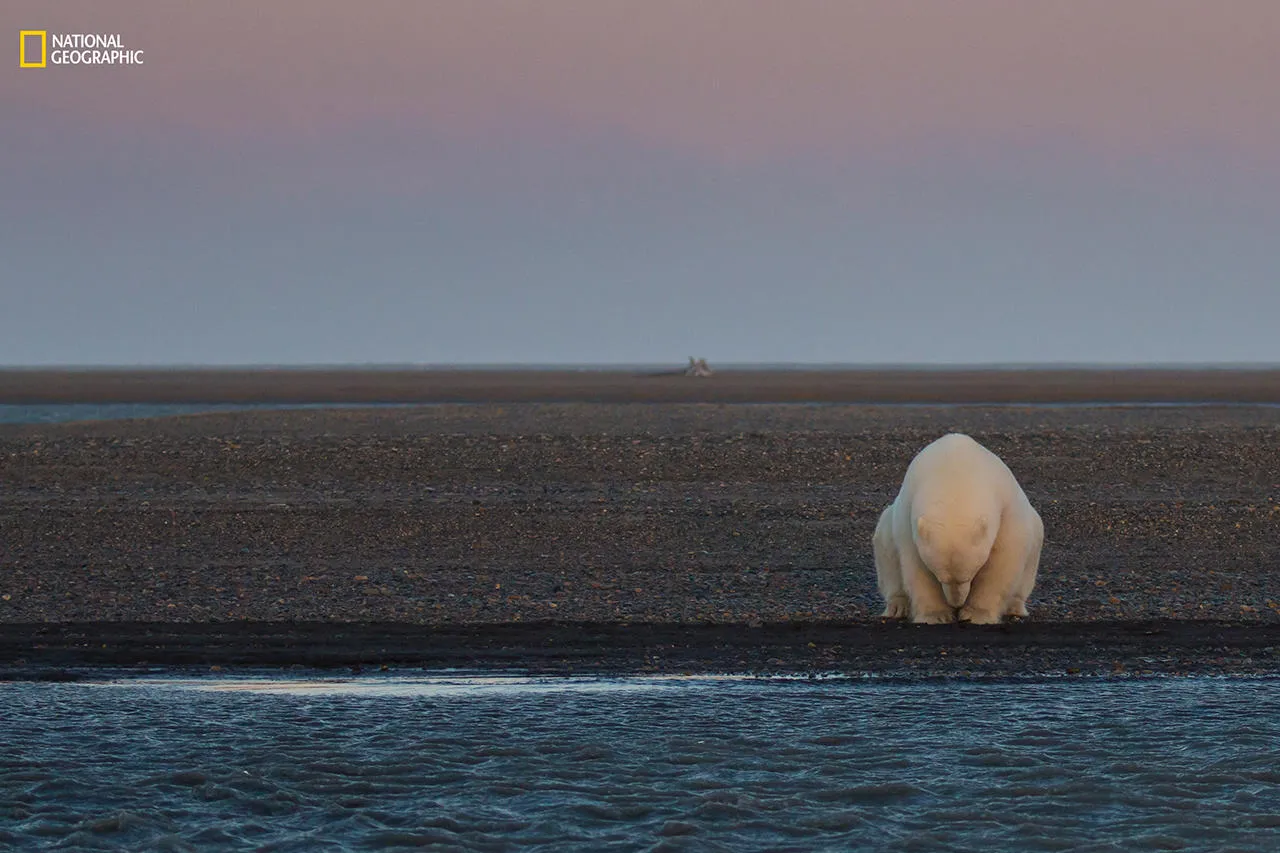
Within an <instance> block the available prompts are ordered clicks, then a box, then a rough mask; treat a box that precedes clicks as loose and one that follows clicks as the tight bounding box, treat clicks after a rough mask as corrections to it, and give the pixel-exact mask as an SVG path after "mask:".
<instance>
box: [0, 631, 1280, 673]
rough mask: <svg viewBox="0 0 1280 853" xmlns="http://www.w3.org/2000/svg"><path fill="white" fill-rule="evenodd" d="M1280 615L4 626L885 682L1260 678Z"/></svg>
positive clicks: (535, 668) (196, 647)
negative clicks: (1005, 620)
mask: <svg viewBox="0 0 1280 853" xmlns="http://www.w3.org/2000/svg"><path fill="white" fill-rule="evenodd" d="M1278 648H1280V625H1276V624H1269V625H1252V626H1246V625H1239V624H1230V623H1224V622H1198V621H1178V620H1161V621H1145V622H1095V623H1038V624H1037V623H1034V622H1026V623H1021V624H1010V625H1002V626H998V627H981V628H979V627H973V626H912V625H906V624H903V623H879V622H871V623H866V622H863V623H853V624H842V623H821V624H803V623H796V624H766V625H758V626H755V627H752V626H747V625H679V624H637V625H619V624H600V623H586V624H576V625H569V624H564V623H531V624H523V625H513V624H500V625H437V626H430V627H428V626H422V625H405V624H396V623H384V624H378V623H373V624H370V623H339V624H335V623H307V622H293V623H262V622H240V623H220V624H187V625H176V624H166V623H80V624H66V625H48V624H34V625H33V624H25V625H0V680H16V679H55V680H63V679H74V678H78V677H87V676H91V675H94V674H95V673H94V671H95V670H96V671H97V673H96V674H97V675H101V674H102V672H101V670H102V669H103V668H114V669H116V670H121V669H126V670H133V671H135V672H136V671H138V670H145V669H147V668H156V667H160V668H175V667H180V668H184V669H186V670H188V672H190V673H191V674H198V673H209V672H218V671H226V670H228V669H230V668H244V667H252V668H288V667H307V668H312V667H315V668H323V669H334V668H342V669H344V670H351V671H378V670H381V669H382V668H384V667H385V668H387V669H388V670H394V671H396V672H398V673H400V674H412V673H411V672H409V671H410V670H415V669H429V670H439V669H442V668H461V669H468V670H482V671H505V672H514V673H524V674H539V675H596V676H600V675H623V674H632V673H643V674H668V675H677V674H713V673H755V674H797V673H801V674H803V673H832V674H834V673H840V674H845V675H854V676H860V675H869V674H874V675H878V676H882V677H906V676H911V677H970V678H977V677H986V678H1000V677H1011V676H1027V675H1049V676H1072V675H1080V676H1099V675H1106V676H1120V675H1124V676H1134V675H1137V676H1141V675H1259V674H1275V673H1277V672H1278V671H1280V666H1278V664H1280V655H1278V654H1277V649H1278Z"/></svg>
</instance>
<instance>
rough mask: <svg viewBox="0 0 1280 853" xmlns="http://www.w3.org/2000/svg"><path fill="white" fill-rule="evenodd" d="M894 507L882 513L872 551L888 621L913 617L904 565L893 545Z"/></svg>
mask: <svg viewBox="0 0 1280 853" xmlns="http://www.w3.org/2000/svg"><path fill="white" fill-rule="evenodd" d="M892 510H893V505H892V504H890V505H889V507H888V509H886V510H885V511H884V512H882V513H880V521H879V522H878V523H877V524H876V533H875V536H873V537H872V539H871V550H872V553H873V554H874V555H875V561H876V585H877V586H878V587H879V588H880V594H881V595H883V596H884V602H885V604H884V613H882V614H881V616H883V617H885V618H888V619H905V618H907V617H908V616H910V615H911V601H910V600H909V599H908V598H907V591H906V589H905V588H904V587H903V585H902V564H901V562H900V561H899V560H898V548H897V546H896V545H894V544H893V521H892V518H891V517H890V513H891V512H892Z"/></svg>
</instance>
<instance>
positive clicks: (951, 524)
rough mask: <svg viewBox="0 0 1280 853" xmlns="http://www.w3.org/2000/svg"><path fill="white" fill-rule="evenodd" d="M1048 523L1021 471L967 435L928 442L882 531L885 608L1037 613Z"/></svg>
mask: <svg viewBox="0 0 1280 853" xmlns="http://www.w3.org/2000/svg"><path fill="white" fill-rule="evenodd" d="M1043 545H1044V524H1043V523H1042V522H1041V520H1040V514H1039V513H1037V512H1036V511H1035V508H1034V507H1032V506H1031V502H1030V501H1028V500H1027V496H1026V494H1025V493H1024V492H1023V491H1022V487H1021V486H1019V485H1018V481H1017V480H1016V479H1015V478H1014V476H1013V472H1011V471H1010V470H1009V468H1008V466H1006V465H1005V464H1004V462H1002V461H1001V460H1000V457H999V456H996V455H995V454H994V453H992V452H991V451H989V450H987V449H986V448H985V447H983V446H982V445H981V444H978V442H976V441H974V440H973V439H972V438H970V437H969V436H967V435H960V434H959V433H951V434H950V435H944V436H943V437H942V438H940V439H938V440H937V441H935V442H933V443H932V444H930V445H929V446H928V447H926V448H924V449H923V450H921V451H920V452H919V453H918V454H917V455H916V458H915V459H913V460H911V464H910V465H908V466H907V475H906V477H904V478H903V481H902V488H901V490H899V492H898V496H897V498H895V499H894V501H893V503H891V504H889V506H888V507H886V508H885V510H884V512H883V513H881V515H880V521H879V523H878V524H877V525H876V532H875V536H874V538H873V539H872V550H873V551H874V553H875V561H876V580H877V582H878V585H879V587H880V594H881V595H883V596H884V600H885V609H884V615H885V616H889V617H893V618H904V617H905V618H910V619H911V621H913V622H925V623H930V624H936V623H941V622H954V621H955V620H956V618H957V617H958V618H959V619H960V620H961V621H962V622H974V623H977V624H994V623H996V622H999V621H1000V620H1001V619H1003V618H1004V617H1005V616H1006V615H1008V616H1026V615H1027V606H1026V602H1027V597H1028V596H1030V595H1031V589H1032V587H1034V586H1035V582H1036V572H1037V570H1038V569H1039V566H1040V549H1041V547H1042V546H1043Z"/></svg>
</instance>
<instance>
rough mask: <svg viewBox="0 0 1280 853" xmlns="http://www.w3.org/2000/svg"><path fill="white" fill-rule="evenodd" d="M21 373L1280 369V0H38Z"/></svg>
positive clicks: (14, 114)
mask: <svg viewBox="0 0 1280 853" xmlns="http://www.w3.org/2000/svg"><path fill="white" fill-rule="evenodd" d="M24 29H33V30H47V31H49V32H51V33H53V32H76V33H118V34H120V37H121V41H122V42H123V44H124V47H126V48H130V49H143V50H145V54H144V56H145V64H143V65H141V66H132V67H128V66H124V67H67V66H50V67H47V68H44V69H20V68H19V67H18V62H17V58H16V57H12V56H11V59H10V61H8V62H4V63H0V69H2V70H0V188H3V192H0V223H4V226H3V227H2V228H0V262H2V265H0V365H48V364H93V365H100V364H121V365H123V364H317V363H324V364H339V363H366V364H367V363H383V364H390V363H427V364H484V363H493V364H518V363H533V364H555V363H568V364H637V363H662V362H673V363H681V362H683V360H684V359H685V357H686V356H688V355H696V356H701V357H705V358H707V359H708V360H709V361H710V362H711V363H712V364H713V365H714V364H716V363H735V362H736V363H743V362H751V363H786V362H800V363H865V364H877V363H881V364H883V363H944V364H957V363H968V364H976V363H1048V362H1071V363H1162V362H1163V363H1168V362H1176V363H1197V362H1232V363H1240V362H1266V363H1280V334H1277V329H1276V325H1277V322H1276V318H1277V317H1280V248H1277V243H1280V241H1277V239H1276V235H1277V234H1280V86H1277V85H1276V82H1275V81H1276V80H1280V51H1278V50H1277V49H1276V45H1278V44H1280V3H1277V2H1275V0H1233V2H1232V3H1229V4H1212V3H1208V2H1203V0H1200V1H1199V2H1188V0H1126V2H1124V3H1116V2H1114V0H1072V2H1061V3H1026V2H1023V0H966V2H964V3H955V2H948V0H915V1H914V2H904V0H875V2H859V0H844V1H843V2H842V0H826V2H820V1H819V0H788V2H782V0H772V2H765V0H681V1H680V2H676V0H592V2H582V1H581V0H579V2H565V0H540V2H536V3H535V2H516V0H486V2H483V3H475V2H469V0H450V2H442V1H441V0H425V1H424V2H412V0H368V2H364V3H359V4H357V3H350V2H345V0H344V2H337V0H310V1H309V2H305V3H304V2H301V0H268V2H250V0H222V1H221V2H218V3H202V4H173V3H167V2H163V0H114V1H113V2H112V3H101V2H89V0H64V1H63V2H59V3H57V4H50V3H47V2H42V0H16V2H9V3H6V4H5V6H4V8H3V9H0V31H3V32H7V33H9V35H4V36H3V42H2V43H6V44H8V45H9V47H8V48H7V49H8V50H11V51H13V52H14V53H16V52H17V44H16V43H17V41H18V32H19V31H20V30H24Z"/></svg>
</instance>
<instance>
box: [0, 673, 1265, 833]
mask: <svg viewBox="0 0 1280 853" xmlns="http://www.w3.org/2000/svg"><path fill="white" fill-rule="evenodd" d="M0 747H2V748H0V848H4V849H8V848H12V849H15V850H37V849H39V850H43V849H74V850H98V849H109V850H152V849H156V850H247V849H252V850H273V851H294V850H296V851H315V850H320V851H323V850H390V849H410V848H424V847H425V848H433V849H441V850H484V851H489V850H492V851H502V850H545V851H595V850H637V851H640V850H654V851H656V850H698V851H703V850H796V851H802V850H803V851H808V850H894V851H910V850H954V851H961V850H974V851H978V850H981V851H992V850H1017V851H1040V850H1054V851H1060V850H1090V851H1093V850H1116V851H1120V850H1125V851H1129V850H1276V849H1280V680H1270V679H1252V680H1246V679H1226V678H1216V679H1215V678H1177V679H1151V680H1134V679H1117V680H1102V679H1099V680H1062V679H1059V680H1040V681H1023V682H1011V683H984V682H976V681H970V682H948V681H919V682H894V683H883V682H877V681H875V680H839V679H832V680H813V681H809V680H757V679H749V678H737V679H734V678H691V679H664V678H644V679H618V680H591V679H560V680H537V679H527V678H502V677H497V678H494V677H489V678H461V677H449V676H436V677H428V678H419V679H406V678H387V677H364V678H354V679H349V680H342V679H324V678H322V679H318V680H310V681H287V680H278V679H218V678H200V679H191V680H185V681H184V680H152V679H134V680H127V681H118V682H111V681H105V682H102V683H75V684H46V683H10V684H0Z"/></svg>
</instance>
